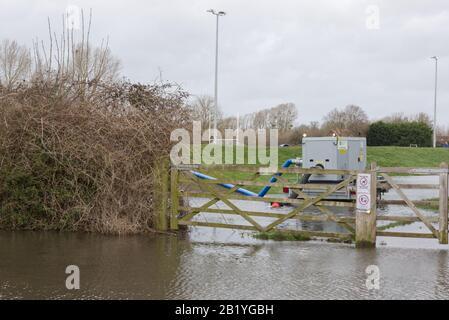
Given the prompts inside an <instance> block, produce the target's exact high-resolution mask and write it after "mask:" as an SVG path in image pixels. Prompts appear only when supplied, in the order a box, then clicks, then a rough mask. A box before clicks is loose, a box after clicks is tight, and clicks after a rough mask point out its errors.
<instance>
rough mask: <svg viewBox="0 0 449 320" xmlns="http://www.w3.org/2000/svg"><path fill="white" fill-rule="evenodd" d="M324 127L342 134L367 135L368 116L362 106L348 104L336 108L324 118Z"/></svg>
mask: <svg viewBox="0 0 449 320" xmlns="http://www.w3.org/2000/svg"><path fill="white" fill-rule="evenodd" d="M323 120H324V121H323V126H322V129H323V130H324V131H327V132H328V133H329V134H330V133H336V134H337V135H340V136H365V135H366V133H367V130H368V126H369V122H368V116H367V115H366V113H365V111H363V109H362V108H360V107H359V106H356V105H348V106H346V107H345V108H344V109H341V110H340V109H334V110H332V111H330V112H329V113H328V114H327V115H326V116H325V117H324V119H323Z"/></svg>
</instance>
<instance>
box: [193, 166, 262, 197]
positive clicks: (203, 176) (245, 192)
mask: <svg viewBox="0 0 449 320" xmlns="http://www.w3.org/2000/svg"><path fill="white" fill-rule="evenodd" d="M190 172H192V173H193V174H194V175H195V176H197V177H198V178H200V179H205V180H217V179H216V178H214V177H211V176H208V175H206V174H203V173H201V172H197V171H190ZM219 185H220V186H222V187H224V188H226V189H232V188H234V185H233V184H230V183H220V184H219ZM235 192H238V193H240V194H243V195H244V196H249V197H257V193H254V192H251V191H249V190H246V189H243V188H238V189H237V190H235Z"/></svg>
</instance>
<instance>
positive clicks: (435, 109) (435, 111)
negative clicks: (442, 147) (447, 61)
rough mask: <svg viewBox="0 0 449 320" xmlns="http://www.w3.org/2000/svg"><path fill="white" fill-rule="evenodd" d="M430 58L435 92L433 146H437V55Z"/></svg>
mask: <svg viewBox="0 0 449 320" xmlns="http://www.w3.org/2000/svg"><path fill="white" fill-rule="evenodd" d="M430 59H434V60H435V94H434V99H433V147H434V148H436V146H437V83H438V57H437V56H433V57H431V58H430Z"/></svg>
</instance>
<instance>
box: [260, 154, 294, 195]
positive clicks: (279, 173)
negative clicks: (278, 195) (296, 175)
mask: <svg viewBox="0 0 449 320" xmlns="http://www.w3.org/2000/svg"><path fill="white" fill-rule="evenodd" d="M292 163H293V159H288V160H287V161H285V162H284V164H283V165H282V168H288V167H289V166H290V165H291V164H292ZM276 176H278V177H280V176H282V173H281V172H277V173H275V174H274V176H273V177H271V179H270V183H272V182H276V181H278V179H277V178H276ZM270 189H271V187H270V186H265V187H263V188H262V190H260V192H259V194H258V195H257V196H258V197H261V198H262V197H264V196H265V195H266V194H267V192H268V191H270Z"/></svg>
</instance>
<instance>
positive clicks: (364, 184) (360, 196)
mask: <svg viewBox="0 0 449 320" xmlns="http://www.w3.org/2000/svg"><path fill="white" fill-rule="evenodd" d="M356 208H357V210H360V211H365V212H368V213H369V212H370V211H371V175H370V174H368V173H359V174H358V175H357V203H356Z"/></svg>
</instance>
